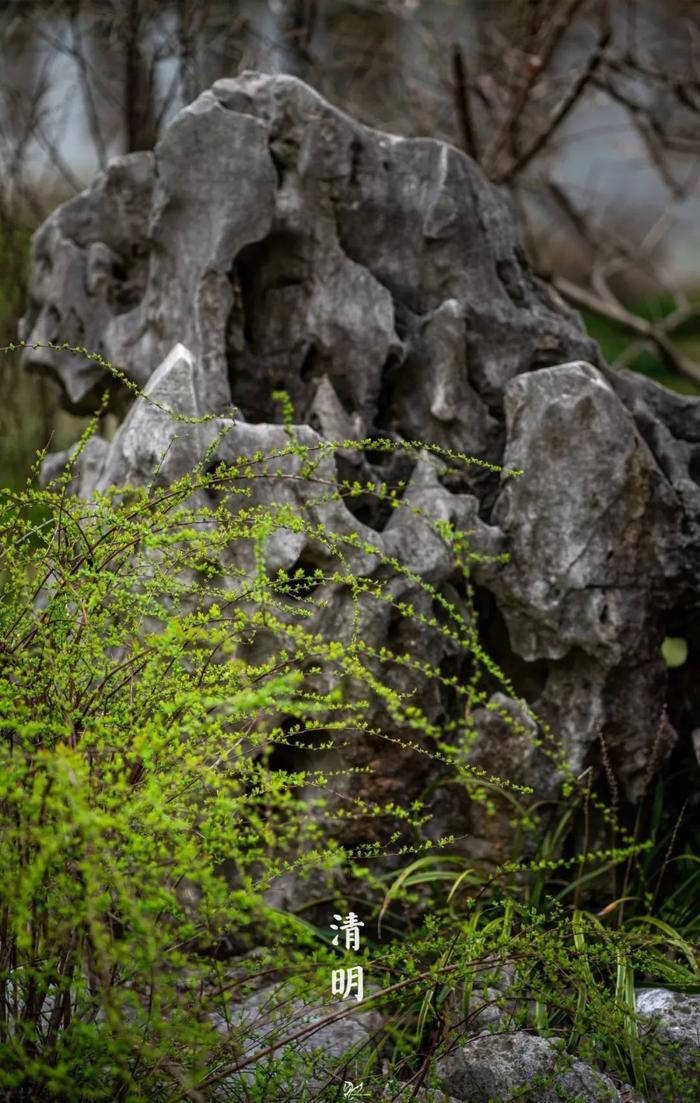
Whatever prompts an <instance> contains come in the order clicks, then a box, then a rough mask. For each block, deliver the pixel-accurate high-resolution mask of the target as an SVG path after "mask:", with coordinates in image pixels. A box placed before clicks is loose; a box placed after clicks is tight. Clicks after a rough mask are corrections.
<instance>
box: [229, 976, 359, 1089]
mask: <svg viewBox="0 0 700 1103" xmlns="http://www.w3.org/2000/svg"><path fill="white" fill-rule="evenodd" d="M348 1002H349V1003H350V1004H351V1005H352V1003H353V1001H352V1000H351V1001H348ZM341 1010H347V1006H344V1005H342V1004H339V1003H338V1002H337V998H336V999H335V1002H333V1003H329V1002H324V1001H322V1000H320V999H315V1000H314V999H311V998H305V999H304V1000H302V999H301V998H300V997H299V996H298V995H297V994H295V992H294V991H293V990H291V989H290V988H289V986H286V985H285V984H283V983H279V984H273V985H270V986H269V987H267V988H263V989H261V990H260V991H257V992H254V993H253V994H252V995H250V996H248V997H247V998H246V999H245V1000H243V1001H242V1002H240V1003H235V1004H231V1005H230V1006H228V1007H227V1009H226V1014H225V1015H223V1014H221V1013H216V1014H214V1015H212V1022H213V1024H214V1025H215V1027H216V1029H217V1031H218V1032H219V1033H220V1034H221V1035H222V1036H223V1037H224V1038H229V1037H230V1036H231V1035H232V1033H233V1034H234V1035H235V1036H237V1037H238V1038H241V1039H243V1040H244V1045H243V1048H242V1049H241V1050H240V1051H239V1047H238V1045H237V1046H236V1052H237V1062H238V1063H242V1062H243V1061H246V1060H247V1059H249V1058H250V1059H253V1058H255V1057H256V1055H257V1054H261V1056H260V1058H259V1059H258V1060H255V1061H254V1062H253V1063H251V1064H248V1065H247V1066H246V1067H245V1068H243V1069H241V1071H240V1072H239V1073H238V1074H234V1075H232V1076H231V1077H228V1078H226V1079H225V1080H224V1082H223V1084H222V1085H221V1090H220V1092H219V1093H218V1094H217V1096H216V1097H217V1098H239V1096H238V1095H237V1094H236V1087H237V1085H240V1087H241V1089H242V1095H241V1096H240V1098H241V1099H244V1098H246V1091H245V1086H246V1084H247V1083H249V1082H250V1081H251V1080H252V1079H254V1078H255V1076H256V1069H257V1076H258V1077H260V1076H261V1075H262V1070H263V1069H264V1068H265V1067H266V1065H269V1064H270V1062H272V1061H275V1060H277V1061H279V1059H280V1056H281V1054H282V1051H283V1050H284V1049H285V1045H283V1044H282V1043H283V1042H284V1039H285V1038H287V1037H291V1036H295V1035H300V1033H301V1036H298V1037H295V1039H294V1041H293V1042H291V1043H289V1044H288V1046H287V1047H286V1048H287V1052H290V1049H291V1051H293V1052H291V1053H290V1057H289V1059H288V1063H287V1071H286V1074H285V1075H286V1084H285V1085H284V1088H285V1092H286V1094H285V1095H284V1099H285V1101H288V1103H293V1101H295V1100H297V1099H301V1098H302V1094H303V1093H302V1090H301V1089H302V1086H303V1087H304V1088H306V1089H307V1090H308V1091H309V1092H311V1093H312V1095H313V1093H318V1091H319V1090H320V1089H322V1088H323V1086H324V1085H325V1084H326V1083H327V1081H328V1079H329V1076H330V1077H335V1078H336V1080H337V1072H336V1070H337V1068H338V1067H341V1068H343V1070H344V1071H343V1075H345V1068H347V1070H348V1073H347V1074H348V1075H350V1074H352V1075H354V1073H355V1071H356V1070H357V1069H359V1068H361V1067H362V1060H363V1058H366V1057H367V1056H368V1052H369V1049H370V1048H371V1043H372V1037H373V1034H374V1033H375V1032H376V1030H377V1027H378V1026H379V1022H380V1020H379V1018H378V1016H377V1013H376V1012H373V1011H363V1010H361V1005H359V1004H358V1005H357V1010H354V1009H352V1013H351V1014H346V1015H343V1017H342V1018H337V1017H336V1016H337V1013H338V1012H339V1011H341ZM327 1020H330V1021H327ZM306 1028H308V1030H307V1029H306ZM277 1042H280V1045H279V1047H278V1048H276V1049H274V1050H273V1052H272V1053H271V1054H265V1053H264V1051H265V1050H267V1049H268V1048H269V1047H271V1046H274V1045H275V1044H276V1043H277ZM355 1058H357V1062H359V1063H357V1062H356V1061H355ZM279 1076H280V1072H279V1067H278V1069H277V1071H276V1077H275V1080H274V1084H273V1085H272V1087H277V1088H278V1089H279V1087H280V1084H279ZM271 1090H272V1088H271ZM275 1098H279V1099H281V1098H283V1097H282V1096H281V1095H275ZM303 1098H304V1099H306V1098H308V1096H307V1095H306V1094H303Z"/></svg>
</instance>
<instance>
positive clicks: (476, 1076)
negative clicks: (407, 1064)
mask: <svg viewBox="0 0 700 1103" xmlns="http://www.w3.org/2000/svg"><path fill="white" fill-rule="evenodd" d="M437 1075H438V1079H439V1080H440V1083H441V1084H442V1087H443V1088H444V1089H445V1090H446V1091H447V1092H449V1093H450V1094H451V1095H452V1096H454V1097H455V1099H466V1100H468V1101H469V1103H494V1101H495V1100H497V1101H498V1103H510V1101H511V1100H516V1099H517V1100H518V1103H560V1100H562V1099H570V1100H578V1101H581V1103H589V1101H590V1103H593V1101H594V1100H595V1101H600V1103H603V1101H606V1103H620V1094H619V1092H618V1091H617V1089H616V1087H615V1085H614V1084H613V1082H612V1080H610V1079H609V1077H607V1076H604V1075H602V1074H601V1073H599V1072H596V1071H595V1069H593V1068H592V1067H591V1066H590V1065H587V1064H585V1063H584V1062H583V1061H577V1060H574V1059H572V1058H571V1057H569V1056H568V1055H567V1054H566V1053H564V1052H562V1050H560V1049H559V1048H558V1047H557V1044H556V1043H555V1042H553V1041H552V1040H551V1039H549V1038H540V1037H538V1036H537V1035H534V1034H526V1033H525V1032H524V1031H517V1032H516V1033H514V1034H480V1035H479V1036H478V1037H477V1038H472V1039H471V1040H470V1041H469V1043H468V1044H467V1045H466V1046H464V1047H463V1048H461V1049H457V1050H455V1051H454V1052H453V1053H451V1054H450V1055H449V1056H447V1057H444V1058H442V1059H441V1060H440V1061H439V1062H438V1065H437Z"/></svg>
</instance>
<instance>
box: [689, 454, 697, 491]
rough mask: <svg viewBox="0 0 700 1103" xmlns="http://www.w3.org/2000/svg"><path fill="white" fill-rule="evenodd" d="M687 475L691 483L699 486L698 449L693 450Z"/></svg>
mask: <svg viewBox="0 0 700 1103" xmlns="http://www.w3.org/2000/svg"><path fill="white" fill-rule="evenodd" d="M688 474H689V475H690V478H691V479H692V480H693V482H694V483H695V484H696V485H697V486H700V448H694V449H693V451H692V454H691V456H690V463H689V464H688Z"/></svg>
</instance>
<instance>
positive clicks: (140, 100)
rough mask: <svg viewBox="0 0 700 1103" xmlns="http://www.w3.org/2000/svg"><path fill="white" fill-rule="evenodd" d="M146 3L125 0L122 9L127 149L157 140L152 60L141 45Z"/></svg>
mask: <svg viewBox="0 0 700 1103" xmlns="http://www.w3.org/2000/svg"><path fill="white" fill-rule="evenodd" d="M145 16H146V12H145V4H144V3H142V0H126V6H125V12H124V40H123V41H124V132H125V144H126V152H127V153H133V152H135V151H136V150H141V149H152V148H153V146H154V144H155V140H156V127H155V110H154V104H153V77H154V62H153V59H151V62H150V64H149V63H148V61H147V59H146V56H145V53H144V50H143V48H142V42H141V39H142V35H143V33H144V31H145V22H146V19H145Z"/></svg>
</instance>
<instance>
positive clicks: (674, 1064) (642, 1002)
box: [636, 988, 700, 1103]
mask: <svg viewBox="0 0 700 1103" xmlns="http://www.w3.org/2000/svg"><path fill="white" fill-rule="evenodd" d="M636 1003H637V1013H638V1015H639V1016H640V1036H641V1039H642V1046H643V1048H644V1050H645V1053H646V1056H647V1059H646V1067H647V1087H648V1097H649V1099H650V1100H653V1101H656V1100H660V1101H661V1100H667V1099H672V1100H674V1103H675V1101H676V1100H678V1103H685V1101H686V1100H687V1101H688V1103H689V1101H690V1100H693V1099H696V1098H697V1095H698V1092H699V1091H700V996H696V995H687V994H685V993H683V992H669V991H668V990H667V989H665V988H645V989H642V990H641V991H639V992H637V999H636Z"/></svg>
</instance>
